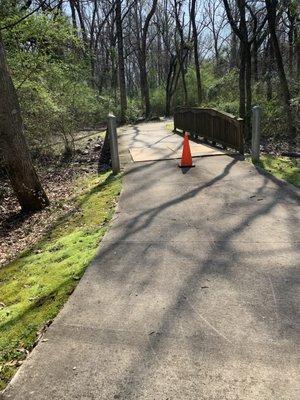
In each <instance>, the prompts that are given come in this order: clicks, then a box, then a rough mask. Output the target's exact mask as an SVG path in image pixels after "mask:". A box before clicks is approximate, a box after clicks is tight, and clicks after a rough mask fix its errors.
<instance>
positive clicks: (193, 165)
mask: <svg viewBox="0 0 300 400" xmlns="http://www.w3.org/2000/svg"><path fill="white" fill-rule="evenodd" d="M178 167H179V168H193V167H195V164H192V165H180V164H178Z"/></svg>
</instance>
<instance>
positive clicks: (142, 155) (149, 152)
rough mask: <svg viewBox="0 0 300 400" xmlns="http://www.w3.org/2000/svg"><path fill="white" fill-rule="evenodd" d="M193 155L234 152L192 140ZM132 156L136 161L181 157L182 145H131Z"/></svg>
mask: <svg viewBox="0 0 300 400" xmlns="http://www.w3.org/2000/svg"><path fill="white" fill-rule="evenodd" d="M190 148H191V153H192V157H205V156H219V155H225V154H232V152H230V151H224V150H219V149H216V148H214V147H211V146H207V145H204V144H200V143H192V142H190ZM129 151H130V154H131V157H132V159H133V161H135V162H141V161H159V160H172V159H177V158H181V152H182V145H181V144H173V143H172V144H171V143H168V144H166V145H165V146H162V145H161V144H160V146H157V147H154V146H152V147H151V148H150V147H131V148H129Z"/></svg>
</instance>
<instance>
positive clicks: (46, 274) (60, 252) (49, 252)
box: [0, 173, 121, 390]
mask: <svg viewBox="0 0 300 400" xmlns="http://www.w3.org/2000/svg"><path fill="white" fill-rule="evenodd" d="M120 190H121V177H120V176H117V177H114V176H113V175H112V174H111V173H105V174H102V175H101V176H100V177H98V176H96V175H93V176H89V177H85V178H82V179H80V180H78V181H77V192H79V194H78V195H77V196H76V200H75V205H76V208H75V210H74V211H73V212H72V213H68V214H67V215H66V216H64V217H62V218H60V220H59V221H58V222H56V224H55V225H54V226H53V227H52V228H51V229H50V230H49V231H48V234H47V235H46V236H45V237H44V238H43V239H42V240H41V241H39V242H38V243H37V244H36V245H35V246H34V247H33V248H32V249H30V250H28V251H27V252H25V253H23V254H22V255H21V256H20V257H19V258H18V259H16V260H15V261H13V262H11V263H10V264H8V265H7V266H5V267H3V268H1V269H0V390H2V389H4V388H5V386H6V385H7V383H8V382H9V381H10V379H11V378H12V376H13V375H14V373H15V372H16V370H17V368H18V366H19V365H20V364H21V363H22V360H23V359H24V358H25V357H26V355H27V354H28V352H29V351H30V350H31V349H32V348H33V347H34V346H35V344H36V342H37V339H38V337H39V336H40V333H41V331H43V329H44V327H45V326H47V325H48V324H49V323H50V321H51V320H53V318H54V317H55V316H56V315H57V314H58V312H59V311H60V309H61V308H62V306H63V304H64V303H65V302H66V300H67V299H68V297H69V296H70V294H71V293H72V292H73V291H74V289H75V287H76V285H77V283H78V281H79V280H80V278H81V277H82V275H83V273H84V271H85V269H86V267H87V266H88V264H89V262H90V261H91V260H92V258H93V257H94V255H95V253H96V251H97V248H98V245H99V242H100V241H101V239H102V238H103V236H104V234H105V232H106V230H107V228H108V224H109V221H110V220H111V218H112V216H113V213H114V210H115V206H116V200H117V197H118V195H119V194H120Z"/></svg>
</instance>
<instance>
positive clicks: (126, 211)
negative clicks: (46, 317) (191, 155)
mask: <svg viewBox="0 0 300 400" xmlns="http://www.w3.org/2000/svg"><path fill="white" fill-rule="evenodd" d="M150 128H151V129H150ZM146 130H147V142H148V141H151V140H152V139H150V137H151V136H150V134H149V135H148V133H150V132H149V130H153V131H155V132H156V134H155V135H153V139H154V138H155V139H156V136H157V135H158V132H160V133H159V134H160V135H161V137H164V135H166V132H165V130H164V124H163V123H157V124H154V123H153V124H149V125H143V124H141V125H139V126H137V127H134V128H130V129H127V130H125V131H124V130H123V132H122V135H121V141H122V145H121V149H122V159H123V161H124V160H127V161H129V160H130V157H129V156H128V149H127V147H128V142H130V141H131V140H132V141H133V142H135V141H137V140H139V138H140V137H141V136H145V135H143V132H145V131H146ZM148 136H149V137H148ZM126 138H127V139H126ZM178 140H181V139H178ZM195 163H196V168H193V169H190V170H189V171H188V172H187V173H186V174H183V172H182V171H181V170H180V169H179V168H177V166H176V164H177V160H169V161H159V162H145V163H129V164H128V165H127V167H126V175H125V179H124V188H123V192H122V195H121V198H120V203H119V206H118V210H117V212H116V214H115V218H114V221H113V224H112V227H111V229H110V231H109V233H108V234H107V235H106V237H105V239H104V241H103V242H102V244H101V248H100V250H99V254H98V256H97V258H96V259H95V261H94V262H93V263H92V265H91V266H90V267H89V268H88V269H87V271H86V274H85V275H84V277H83V279H82V280H81V282H80V283H79V285H78V287H77V289H76V291H75V292H74V294H73V295H72V296H71V298H70V300H69V301H68V303H67V304H66V306H65V307H64V309H63V310H62V312H61V313H60V314H59V316H58V317H57V318H56V320H55V321H54V323H53V324H52V325H51V327H50V329H49V331H48V333H47V335H46V338H47V339H48V341H45V342H41V343H40V344H39V345H38V346H37V348H36V349H35V350H34V351H33V353H32V354H31V356H30V357H29V359H28V360H27V361H26V362H25V363H24V365H23V366H22V367H21V369H20V371H19V373H18V374H17V376H16V378H15V379H14V380H13V383H12V385H11V386H10V387H9V389H8V390H7V392H6V394H5V395H4V399H14V400H29V399H30V400H50V399H51V400H56V399H57V400H58V399H59V400H62V399H68V400H74V399H81V400H92V399H95V400H96V399H97V400H101V399H103V400H110V399H122V400H129V399H139V400H154V399H155V400H181V399H184V400H200V399H201V400H214V399H215V400H227V399H228V400H229V399H230V400H233V399H234V400H244V399H249V400H266V399H268V400H296V399H298V398H299V391H300V385H299V359H298V354H299V353H298V350H299V349H297V347H296V342H297V339H299V330H298V328H299V326H298V325H297V311H298V306H299V287H297V279H299V269H298V272H297V261H298V262H299V252H298V253H297V251H299V246H298V245H299V242H298V243H297V241H299V224H298V219H297V217H299V208H298V204H299V203H298V202H299V197H297V192H296V190H293V189H290V188H289V186H288V185H285V184H282V183H280V182H279V181H277V180H276V179H275V178H272V177H271V176H266V175H263V174H262V173H260V171H256V169H255V168H254V167H253V166H251V165H250V164H248V163H247V162H243V161H239V160H237V159H235V158H231V157H228V156H218V157H206V158H198V159H195ZM297 256H298V259H297ZM297 289H298V290H297ZM298 323H299V320H298Z"/></svg>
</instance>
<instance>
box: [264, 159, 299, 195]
mask: <svg viewBox="0 0 300 400" xmlns="http://www.w3.org/2000/svg"><path fill="white" fill-rule="evenodd" d="M257 165H258V166H259V167H261V168H263V169H264V170H266V171H268V172H270V173H271V174H272V175H275V176H277V178H280V179H283V180H284V181H287V182H289V183H291V184H293V185H295V186H297V187H300V163H299V160H297V159H293V158H289V157H274V156H270V155H262V156H261V157H260V160H259V162H258V163H257Z"/></svg>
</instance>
